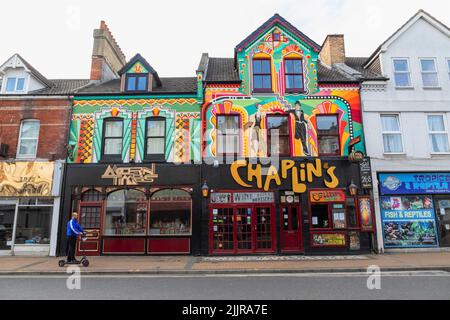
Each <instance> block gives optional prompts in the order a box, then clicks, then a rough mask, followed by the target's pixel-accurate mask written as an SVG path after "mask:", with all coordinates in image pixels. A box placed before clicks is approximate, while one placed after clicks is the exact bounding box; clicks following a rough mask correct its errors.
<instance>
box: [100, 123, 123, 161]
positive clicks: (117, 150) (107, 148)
mask: <svg viewBox="0 0 450 320" xmlns="http://www.w3.org/2000/svg"><path fill="white" fill-rule="evenodd" d="M122 139H123V120H122V119H120V118H109V119H105V124H104V128H103V157H104V158H107V159H116V160H120V159H122Z"/></svg>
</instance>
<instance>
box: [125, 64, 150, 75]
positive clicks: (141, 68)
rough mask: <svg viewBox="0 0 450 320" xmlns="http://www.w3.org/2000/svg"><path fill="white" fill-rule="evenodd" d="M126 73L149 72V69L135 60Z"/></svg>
mask: <svg viewBox="0 0 450 320" xmlns="http://www.w3.org/2000/svg"><path fill="white" fill-rule="evenodd" d="M126 73H149V71H148V70H147V68H145V66H144V65H143V64H142V63H141V62H140V61H137V62H136V63H135V64H134V65H133V66H132V67H131V68H129V69H128V70H127V71H126Z"/></svg>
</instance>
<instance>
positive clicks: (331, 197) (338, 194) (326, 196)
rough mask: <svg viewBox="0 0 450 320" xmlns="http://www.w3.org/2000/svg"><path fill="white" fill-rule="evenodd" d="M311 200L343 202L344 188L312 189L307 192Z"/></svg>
mask: <svg viewBox="0 0 450 320" xmlns="http://www.w3.org/2000/svg"><path fill="white" fill-rule="evenodd" d="M309 199H310V200H311V202H345V192H344V190H313V191H310V192H309Z"/></svg>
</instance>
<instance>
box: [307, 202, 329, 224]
mask: <svg viewBox="0 0 450 320" xmlns="http://www.w3.org/2000/svg"><path fill="white" fill-rule="evenodd" d="M311 226H312V228H313V229H328V228H331V226H330V215H329V212H328V204H313V205H311Z"/></svg>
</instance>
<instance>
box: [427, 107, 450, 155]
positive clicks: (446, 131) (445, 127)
mask: <svg viewBox="0 0 450 320" xmlns="http://www.w3.org/2000/svg"><path fill="white" fill-rule="evenodd" d="M426 116H427V119H426V121H427V131H428V141H429V143H430V153H431V154H450V140H449V136H448V126H447V121H446V119H447V117H446V114H445V113H427V114H426ZM429 116H440V117H442V122H443V123H444V131H431V129H430V124H429V122H428V117H429ZM433 134H439V135H443V134H445V135H446V136H447V144H448V146H449V151H443V152H440V151H434V150H433V140H432V138H431V137H432V135H433Z"/></svg>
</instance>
